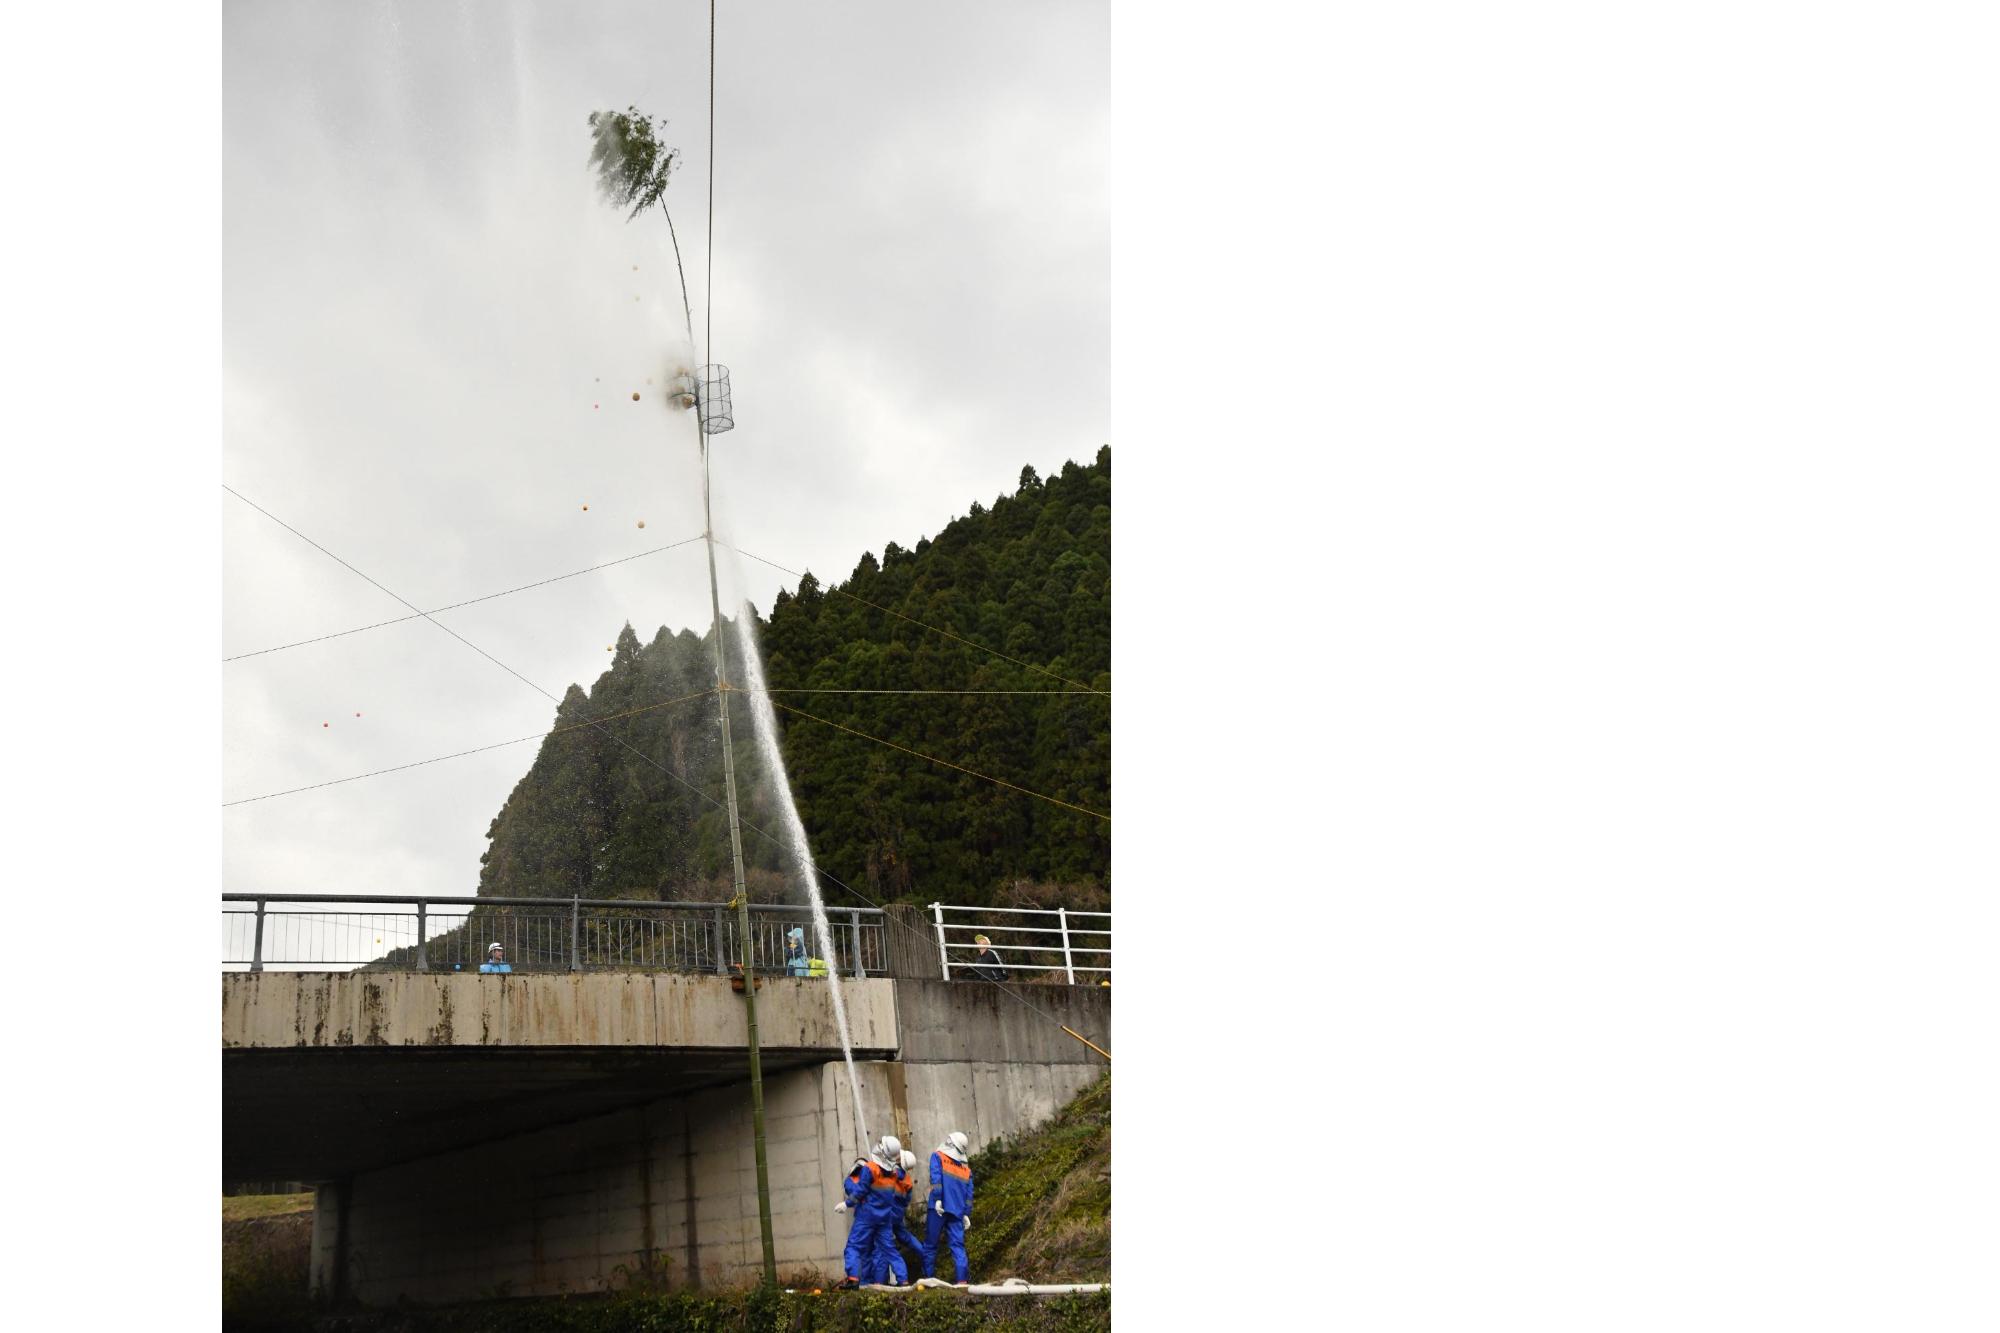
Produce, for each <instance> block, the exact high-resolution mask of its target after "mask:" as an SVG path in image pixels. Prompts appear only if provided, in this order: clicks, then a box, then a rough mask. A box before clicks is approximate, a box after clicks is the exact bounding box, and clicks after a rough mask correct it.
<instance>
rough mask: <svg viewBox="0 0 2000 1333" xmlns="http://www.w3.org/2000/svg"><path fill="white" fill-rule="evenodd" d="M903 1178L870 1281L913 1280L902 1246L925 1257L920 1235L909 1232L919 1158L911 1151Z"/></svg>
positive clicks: (905, 1152) (898, 1282) (904, 1160)
mask: <svg viewBox="0 0 2000 1333" xmlns="http://www.w3.org/2000/svg"><path fill="white" fill-rule="evenodd" d="M902 1164H903V1175H902V1179H900V1180H898V1181H897V1182H896V1215H895V1216H894V1217H892V1218H890V1219H889V1228H888V1230H886V1231H884V1232H883V1233H882V1239H881V1241H880V1244H879V1248H877V1250H876V1252H875V1271H874V1273H873V1274H872V1275H871V1276H870V1278H869V1280H870V1281H872V1282H876V1283H885V1282H889V1281H891V1280H893V1281H894V1282H895V1284H896V1285H897V1286H899V1287H900V1286H904V1285H906V1284H908V1282H909V1280H910V1268H909V1266H906V1265H905V1264H904V1263H903V1247H904V1246H906V1245H907V1246H908V1247H909V1249H910V1253H912V1254H914V1255H916V1256H917V1259H918V1260H919V1261H922V1259H923V1257H924V1243H923V1241H922V1240H921V1239H919V1238H918V1236H917V1233H916V1232H914V1231H912V1230H910V1196H911V1194H912V1193H914V1192H915V1190H916V1188H917V1155H916V1154H915V1153H913V1152H911V1151H910V1150H909V1149H908V1148H905V1149H903V1153H902Z"/></svg>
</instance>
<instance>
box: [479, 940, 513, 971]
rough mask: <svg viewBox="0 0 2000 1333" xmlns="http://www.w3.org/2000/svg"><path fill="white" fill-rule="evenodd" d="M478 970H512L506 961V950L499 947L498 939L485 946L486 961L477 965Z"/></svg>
mask: <svg viewBox="0 0 2000 1333" xmlns="http://www.w3.org/2000/svg"><path fill="white" fill-rule="evenodd" d="M479 970H480V971H481V972H512V971H513V970H514V969H513V967H512V966H511V965H509V964H508V962H507V951H506V949H504V948H502V947H501V945H500V941H498V940H495V941H493V943H491V944H489V945H487V946H486V961H485V962H483V963H481V964H480V965H479Z"/></svg>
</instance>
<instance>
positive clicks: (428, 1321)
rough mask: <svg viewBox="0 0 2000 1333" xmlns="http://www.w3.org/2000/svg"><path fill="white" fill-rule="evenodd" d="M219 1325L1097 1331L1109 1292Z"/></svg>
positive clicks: (520, 1310) (662, 1302)
mask: <svg viewBox="0 0 2000 1333" xmlns="http://www.w3.org/2000/svg"><path fill="white" fill-rule="evenodd" d="M224 1327H225V1328H230V1327H243V1328H251V1327H256V1328H271V1329H276V1328H286V1329H298V1330H301V1333H304V1331H306V1330H323V1331H324V1333H333V1330H336V1329H337V1330H340V1333H891V1330H895V1331H897V1333H1100V1330H1106V1329H1109V1328H1110V1327H1111V1297H1110V1294H1109V1293H1094V1294H1072V1295H1067V1296H1053V1297H1049V1298H1047V1299H1042V1298H1038V1297H1033V1296H998V1297H992V1296H968V1295H965V1294H963V1293H960V1292H948V1291H921V1292H911V1293H909V1294H907V1295H901V1296H877V1295H873V1294H870V1293H852V1292H842V1293H831V1292H829V1293H826V1294H824V1295H819V1296H813V1295H810V1294H808V1293H806V1292H790V1293H788V1292H784V1291H779V1290H776V1289H769V1288H767V1289H764V1290H760V1291H751V1292H740V1291H739V1292H728V1293H723V1294H718V1295H712V1296H709V1295H702V1294H700V1293H698V1292H690V1291H676V1292H671V1293H667V1294H658V1293H646V1294H641V1295H630V1296H616V1297H608V1298H607V1297H589V1296H586V1297H572V1298H570V1299H567V1300H563V1299H557V1300H521V1301H494V1302H481V1303H479V1304H475V1305H458V1306H443V1307H439V1308H437V1309H430V1310H424V1309H407V1310H393V1311H392V1310H381V1311H369V1312H357V1313H351V1314H339V1315H335V1314H322V1315H318V1316H316V1317H315V1316H299V1317H296V1318H295V1319H294V1320H292V1321H288V1322H284V1323H275V1322H274V1323H268V1324H254V1325H253V1324H236V1323H232V1322H231V1321H229V1320H225V1321H224Z"/></svg>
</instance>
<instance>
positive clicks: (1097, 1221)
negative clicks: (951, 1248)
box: [966, 1073, 1111, 1282]
mask: <svg viewBox="0 0 2000 1333" xmlns="http://www.w3.org/2000/svg"><path fill="white" fill-rule="evenodd" d="M972 1179H973V1182H974V1193H973V1203H972V1232H971V1234H970V1235H968V1236H967V1237H966V1251H967V1256H968V1258H969V1259H970V1260H971V1263H972V1278H973V1281H975V1282H994V1281H998V1280H1000V1279H1001V1278H1005V1277H1024V1278H1027V1279H1028V1280H1029V1281H1030V1282H1102V1281H1108V1280H1109V1279H1110V1277H1111V1076H1110V1074H1108V1073H1107V1074H1105V1076H1104V1077H1103V1078H1101V1079H1099V1080H1098V1081H1097V1082H1096V1083H1094V1084H1092V1085H1091V1086H1090V1087H1088V1088H1086V1089H1085V1090H1084V1091H1083V1092H1081V1093H1079V1094H1077V1096H1076V1098H1075V1100H1073V1101H1071V1102H1070V1103H1069V1105H1067V1106H1065V1107H1064V1108H1063V1109H1062V1110H1061V1111H1058V1112H1057V1113H1056V1115H1055V1118H1054V1119H1052V1120H1050V1121H1049V1122H1048V1123H1047V1124H1045V1125H1043V1126H1041V1127H1040V1128H1038V1129H1035V1130H1033V1131H1031V1132H1029V1133H1026V1134H1021V1135H1017V1136H1015V1137H1013V1138H1011V1139H1003V1140H1000V1141H997V1142H995V1143H993V1144H991V1145H989V1146H988V1147H987V1149H986V1151H984V1152H982V1153H979V1154H978V1155H977V1156H975V1157H974V1158H973V1159H972Z"/></svg>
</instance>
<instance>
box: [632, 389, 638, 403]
mask: <svg viewBox="0 0 2000 1333" xmlns="http://www.w3.org/2000/svg"><path fill="white" fill-rule="evenodd" d="M632 401H633V402H635V403H636V402H638V401H639V391H638V390H636V389H634V390H633V391H632Z"/></svg>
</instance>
